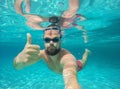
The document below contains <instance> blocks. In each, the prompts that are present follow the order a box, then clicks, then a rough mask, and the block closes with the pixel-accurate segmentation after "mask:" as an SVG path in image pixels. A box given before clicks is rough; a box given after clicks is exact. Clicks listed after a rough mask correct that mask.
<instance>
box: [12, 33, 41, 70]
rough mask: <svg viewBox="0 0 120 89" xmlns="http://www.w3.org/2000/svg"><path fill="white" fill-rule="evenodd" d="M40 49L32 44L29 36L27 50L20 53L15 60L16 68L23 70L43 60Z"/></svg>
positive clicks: (28, 35)
mask: <svg viewBox="0 0 120 89" xmlns="http://www.w3.org/2000/svg"><path fill="white" fill-rule="evenodd" d="M39 49H40V47H39V46H38V45H32V44H31V35H30V34H27V42H26V45H25V48H24V49H23V51H22V52H20V53H19V54H18V55H17V57H16V58H15V60H14V67H15V68H16V69H22V68H24V67H26V66H29V65H32V64H34V63H36V62H37V61H39V59H40V58H41V52H40V50H39Z"/></svg>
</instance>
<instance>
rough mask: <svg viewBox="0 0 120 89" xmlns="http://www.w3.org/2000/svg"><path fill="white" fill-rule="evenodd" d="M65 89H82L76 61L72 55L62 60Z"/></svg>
mask: <svg viewBox="0 0 120 89" xmlns="http://www.w3.org/2000/svg"><path fill="white" fill-rule="evenodd" d="M62 63H63V65H64V67H63V78H64V81H65V87H66V88H65V89H81V88H80V85H79V83H78V79H77V67H76V60H75V58H74V57H73V56H72V55H71V54H67V55H66V56H64V57H63V58H62Z"/></svg>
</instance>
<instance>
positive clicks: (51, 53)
mask: <svg viewBox="0 0 120 89" xmlns="http://www.w3.org/2000/svg"><path fill="white" fill-rule="evenodd" d="M60 50H61V49H60V48H59V49H56V50H55V51H54V52H50V51H48V50H47V49H46V50H45V52H46V53H47V54H48V55H51V56H54V55H56V54H57V53H59V52H60Z"/></svg>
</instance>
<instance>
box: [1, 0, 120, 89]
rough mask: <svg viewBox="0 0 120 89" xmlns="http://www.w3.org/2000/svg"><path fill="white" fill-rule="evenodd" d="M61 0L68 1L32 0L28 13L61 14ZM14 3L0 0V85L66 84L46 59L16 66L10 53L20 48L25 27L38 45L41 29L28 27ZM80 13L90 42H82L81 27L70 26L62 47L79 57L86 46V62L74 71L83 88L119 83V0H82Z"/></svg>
mask: <svg viewBox="0 0 120 89" xmlns="http://www.w3.org/2000/svg"><path fill="white" fill-rule="evenodd" d="M65 3H68V1H67V0H32V10H31V13H36V14H41V15H42V16H46V17H47V16H52V15H61V12H62V11H63V10H66V9H67V6H68V4H65ZM13 4H14V0H0V89H48V88H49V89H64V81H63V78H62V75H59V74H56V73H54V72H52V71H51V70H49V68H48V67H47V65H46V64H45V63H44V61H40V62H38V63H36V64H34V65H32V66H29V67H27V68H24V69H23V70H19V71H18V70H15V69H14V67H13V60H14V57H15V56H16V55H17V54H18V53H19V52H20V51H21V50H22V49H23V48H24V45H25V42H26V33H27V32H29V33H31V34H32V43H33V44H38V45H40V46H41V49H43V48H44V44H43V40H42V35H43V32H42V31H35V30H33V29H31V28H30V27H28V26H27V25H26V24H25V19H24V18H23V17H22V16H20V15H18V14H17V13H16V12H15V10H14V7H13ZM61 7H62V8H61ZM78 13H81V14H83V15H84V16H86V17H87V20H86V21H84V22H80V23H79V24H80V25H83V26H84V27H85V29H86V31H87V35H88V43H84V41H83V33H82V31H80V30H77V29H76V28H69V30H66V31H65V32H64V36H63V38H62V40H63V42H62V47H63V48H65V49H68V50H69V51H70V52H72V53H73V54H74V55H75V56H76V58H77V59H79V58H81V57H82V54H83V53H84V49H85V48H88V49H90V50H91V55H90V56H89V58H88V62H87V64H86V66H85V67H84V69H83V70H81V71H80V72H79V73H78V81H79V84H80V85H81V86H82V89H120V0H81V3H80V9H79V11H78ZM43 25H44V24H43ZM45 25H46V23H45Z"/></svg>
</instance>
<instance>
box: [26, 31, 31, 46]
mask: <svg viewBox="0 0 120 89" xmlns="http://www.w3.org/2000/svg"><path fill="white" fill-rule="evenodd" d="M31 43H32V37H31V34H30V33H27V44H31Z"/></svg>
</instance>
